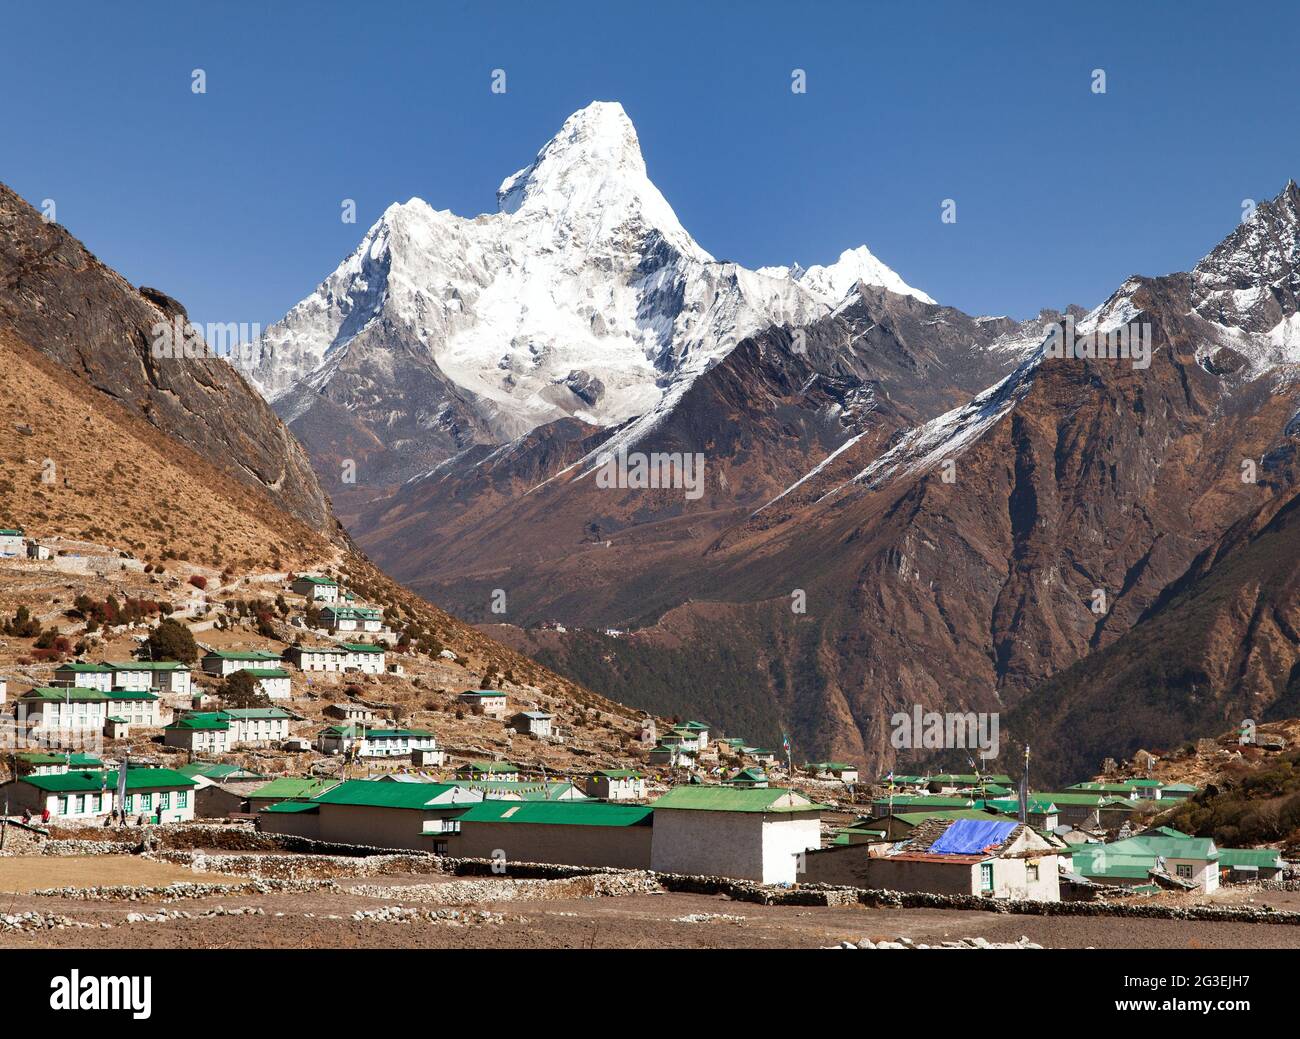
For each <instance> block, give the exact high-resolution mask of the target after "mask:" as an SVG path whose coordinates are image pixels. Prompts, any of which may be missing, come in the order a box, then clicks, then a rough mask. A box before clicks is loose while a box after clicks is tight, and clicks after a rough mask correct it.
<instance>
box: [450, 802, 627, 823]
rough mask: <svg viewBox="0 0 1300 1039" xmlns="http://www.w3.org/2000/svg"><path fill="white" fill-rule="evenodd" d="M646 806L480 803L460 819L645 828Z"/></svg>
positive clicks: (464, 821) (464, 820) (568, 803)
mask: <svg viewBox="0 0 1300 1039" xmlns="http://www.w3.org/2000/svg"><path fill="white" fill-rule="evenodd" d="M652 814H653V812H652V810H651V809H650V808H649V807H647V806H646V805H620V804H611V803H609V802H607V801H483V802H480V803H479V804H476V805H474V806H473V807H472V808H470V810H469V811H467V812H466V813H465V814H464V815H462V816H461V817H460V821H461V823H462V824H464V823H534V824H538V825H544V826H546V825H557V826H649V825H650V820H651V816H652Z"/></svg>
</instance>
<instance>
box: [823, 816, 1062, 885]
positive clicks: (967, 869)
mask: <svg viewBox="0 0 1300 1039" xmlns="http://www.w3.org/2000/svg"><path fill="white" fill-rule="evenodd" d="M876 847H884V846H879V845H873V844H871V843H855V844H847V845H833V846H832V847H830V848H824V849H820V850H817V851H812V852H809V853H808V854H807V855H806V856H805V858H804V865H805V870H804V873H803V874H802V875H801V876H800V878H799V879H800V880H801V881H802V882H804V883H808V884H840V885H847V886H852V887H870V888H880V889H885V890H889V891H924V892H930V893H932V894H945V895H983V896H985V897H989V898H1021V899H1033V900H1035V901H1043V902H1059V901H1060V898H1061V894H1060V869H1059V866H1058V861H1057V852H1056V849H1055V848H1054V847H1053V846H1052V845H1051V844H1050V843H1049V842H1048V841H1047V840H1046V839H1045V838H1043V837H1042V836H1040V835H1039V834H1038V833H1037V832H1035V831H1034V829H1033V828H1032V827H1030V826H1026V825H1024V824H1022V823H1019V822H1017V821H1015V820H997V819H988V820H983V819H929V820H927V821H926V822H924V823H922V824H921V825H920V826H917V827H916V828H915V829H914V830H913V831H912V833H911V834H910V835H909V836H908V837H907V838H906V839H905V840H904V841H902V842H900V843H898V844H894V845H889V846H887V847H886V850H885V851H884V853H883V854H875V853H874V851H875V848H876Z"/></svg>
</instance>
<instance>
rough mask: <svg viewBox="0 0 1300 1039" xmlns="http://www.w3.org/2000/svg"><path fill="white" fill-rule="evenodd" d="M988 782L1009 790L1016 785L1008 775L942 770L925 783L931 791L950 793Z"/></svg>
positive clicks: (980, 785) (981, 785)
mask: <svg viewBox="0 0 1300 1039" xmlns="http://www.w3.org/2000/svg"><path fill="white" fill-rule="evenodd" d="M990 783H992V784H993V785H995V786H999V787H1002V788H1003V789H1004V790H1009V789H1011V788H1013V787H1014V786H1015V785H1016V784H1015V781H1014V780H1013V779H1012V778H1011V777H1010V776H1007V775H1002V774H1001V773H996V774H995V773H984V772H957V773H948V772H943V773H940V774H939V775H937V776H930V777H929V779H928V781H927V784H926V785H927V787H928V789H929V790H930V792H931V793H934V794H945V795H951V794H955V793H957V792H958V791H959V790H967V789H970V788H971V787H975V788H977V789H978V788H981V787H986V786H988V785H989V784H990Z"/></svg>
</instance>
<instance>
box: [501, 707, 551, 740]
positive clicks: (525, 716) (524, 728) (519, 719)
mask: <svg viewBox="0 0 1300 1039" xmlns="http://www.w3.org/2000/svg"><path fill="white" fill-rule="evenodd" d="M554 720H555V715H553V714H551V713H550V712H549V711H520V712H519V713H518V714H516V715H515V716H514V717H512V718H511V719H510V721H509V723H508V724H509V725H510V728H512V729H514V730H515V732H518V733H522V734H523V735H525V736H538V737H545V736H549V735H551V722H552V721H554Z"/></svg>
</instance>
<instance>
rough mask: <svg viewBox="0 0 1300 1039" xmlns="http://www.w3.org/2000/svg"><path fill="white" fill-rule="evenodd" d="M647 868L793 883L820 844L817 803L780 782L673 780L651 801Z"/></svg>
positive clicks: (766, 881) (767, 881)
mask: <svg viewBox="0 0 1300 1039" xmlns="http://www.w3.org/2000/svg"><path fill="white" fill-rule="evenodd" d="M652 807H653V808H654V830H653V834H652V839H651V851H650V868H651V869H652V870H655V871H656V872H662V873H695V874H704V875H708V876H720V877H735V878H737V879H739V880H756V881H758V882H759V883H762V884H793V883H795V882H796V880H797V879H798V866H799V856H800V854H801V853H802V852H805V851H807V850H809V849H811V848H818V847H820V846H821V812H822V806H821V805H818V804H814V803H813V802H811V801H809V800H808V798H806V797H804V796H803V795H802V794H799V793H797V792H795V791H793V790H784V789H781V788H780V787H769V788H766V789H764V788H749V789H746V788H733V787H721V786H678V787H674V788H673V789H672V790H670V791H669V792H668V793H667V794H665V795H664V796H663V797H661V798H659V799H658V800H657V801H655V802H654V803H653V805H652Z"/></svg>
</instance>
